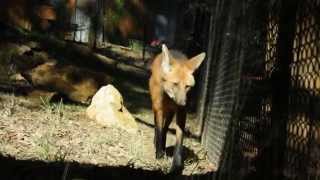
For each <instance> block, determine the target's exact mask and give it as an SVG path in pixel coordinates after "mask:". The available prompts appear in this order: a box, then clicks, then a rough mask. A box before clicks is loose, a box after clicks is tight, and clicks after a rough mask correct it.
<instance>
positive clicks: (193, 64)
mask: <svg viewBox="0 0 320 180" xmlns="http://www.w3.org/2000/svg"><path fill="white" fill-rule="evenodd" d="M205 57H206V53H204V52H203V53H200V54H198V55H196V56H194V57H193V58H191V59H190V60H189V61H188V62H187V65H188V67H189V68H190V69H191V70H192V71H195V70H196V69H198V67H199V66H200V65H201V63H202V62H203V60H204V58H205Z"/></svg>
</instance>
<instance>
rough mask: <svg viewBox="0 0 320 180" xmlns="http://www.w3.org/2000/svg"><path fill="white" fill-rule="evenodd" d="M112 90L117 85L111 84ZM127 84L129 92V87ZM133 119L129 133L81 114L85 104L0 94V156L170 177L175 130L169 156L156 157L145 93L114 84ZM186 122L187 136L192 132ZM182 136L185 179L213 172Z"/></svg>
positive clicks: (199, 149)
mask: <svg viewBox="0 0 320 180" xmlns="http://www.w3.org/2000/svg"><path fill="white" fill-rule="evenodd" d="M115 86H116V85H115ZM127 86H130V90H128V87H127ZM116 88H118V89H119V91H120V93H122V94H123V96H124V100H125V105H126V106H127V108H128V109H129V111H130V112H131V113H132V114H133V115H134V116H135V118H136V120H137V122H138V125H139V131H138V133H137V134H129V133H127V132H126V131H123V130H121V129H118V128H114V127H101V126H99V125H98V124H97V123H96V122H94V121H92V120H90V119H88V118H87V117H86V115H85V109H86V106H83V105H75V104H66V103H61V102H56V103H50V102H48V101H47V100H46V99H45V98H39V97H38V96H35V97H23V96H18V95H14V94H12V93H3V92H1V93H0V154H1V155H2V156H5V157H6V156H10V157H15V158H16V159H18V160H41V161H45V162H77V163H80V164H90V165H95V166H99V167H104V166H107V167H131V168H134V169H142V170H148V171H161V172H163V173H168V170H169V168H170V165H171V161H172V152H173V145H174V143H175V138H174V135H173V133H174V130H172V131H171V132H170V133H169V135H168V140H167V156H166V157H165V158H164V159H161V160H156V159H155V150H154V146H153V135H154V126H153V114H152V113H151V111H150V106H151V103H150V100H149V98H148V92H147V90H145V89H143V88H139V87H133V86H132V84H130V83H127V84H126V83H122V85H121V86H116ZM194 127H195V125H194V122H193V121H192V120H188V123H187V130H186V131H187V132H192V131H194ZM188 134H189V135H188V136H187V137H186V138H185V141H184V146H185V149H184V155H185V161H184V164H185V168H184V170H183V175H198V174H206V173H208V172H211V171H214V170H215V167H213V166H212V165H211V164H210V163H209V162H208V160H207V156H206V151H205V150H204V149H203V148H202V147H201V145H200V143H199V141H198V140H197V139H195V138H193V137H192V133H188Z"/></svg>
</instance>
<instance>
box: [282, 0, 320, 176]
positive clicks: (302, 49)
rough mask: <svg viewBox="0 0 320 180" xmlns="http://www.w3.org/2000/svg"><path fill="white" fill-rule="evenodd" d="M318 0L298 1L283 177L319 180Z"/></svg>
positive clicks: (319, 65) (319, 61)
mask: <svg viewBox="0 0 320 180" xmlns="http://www.w3.org/2000/svg"><path fill="white" fill-rule="evenodd" d="M319 10H320V1H319V0H308V1H303V2H300V4H299V6H298V10H297V16H296V28H295V34H294V45H293V61H292V63H291V65H290V75H291V79H290V90H289V122H288V125H287V151H286V167H285V175H286V176H287V177H289V178H291V179H313V178H314V179H315V178H316V177H318V178H320V136H319V135H320V134H319V133H320V113H319V108H320V51H319V50H320V49H319V48H320V43H319V40H320V14H319V13H320V11H319Z"/></svg>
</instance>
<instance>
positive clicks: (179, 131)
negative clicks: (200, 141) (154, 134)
mask: <svg viewBox="0 0 320 180" xmlns="http://www.w3.org/2000/svg"><path fill="white" fill-rule="evenodd" d="M185 124H186V110H185V108H179V110H178V113H177V121H176V145H175V148H174V152H173V162H172V166H171V169H170V172H172V173H180V172H181V171H182V170H183V156H182V153H183V135H184V128H185Z"/></svg>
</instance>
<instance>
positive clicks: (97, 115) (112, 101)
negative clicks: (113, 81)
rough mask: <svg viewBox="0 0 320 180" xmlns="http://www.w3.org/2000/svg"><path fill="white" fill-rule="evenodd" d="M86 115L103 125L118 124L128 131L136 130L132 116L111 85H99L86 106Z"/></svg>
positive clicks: (118, 93) (136, 126)
mask: <svg viewBox="0 0 320 180" xmlns="http://www.w3.org/2000/svg"><path fill="white" fill-rule="evenodd" d="M86 113H87V116H88V117H89V118H90V119H93V120H95V121H97V122H98V123H99V124H101V125H103V126H108V127H111V126H118V127H120V128H123V129H124V130H126V131H128V132H137V130H138V125H137V123H136V121H135V119H134V117H133V116H132V115H131V114H130V113H129V111H128V110H127V108H126V107H125V106H124V105H123V98H122V96H121V94H120V92H119V91H118V90H117V89H116V88H115V87H114V86H112V85H107V86H103V87H101V88H100V89H99V90H98V92H97V93H96V94H95V95H94V96H93V98H92V101H91V104H90V106H89V107H88V108H87V111H86Z"/></svg>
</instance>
